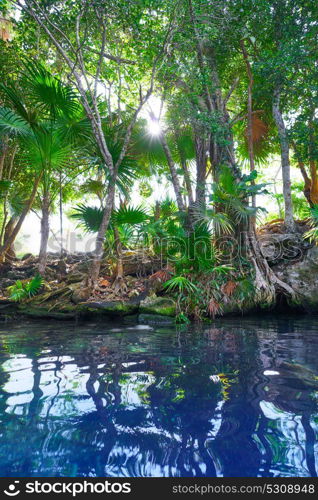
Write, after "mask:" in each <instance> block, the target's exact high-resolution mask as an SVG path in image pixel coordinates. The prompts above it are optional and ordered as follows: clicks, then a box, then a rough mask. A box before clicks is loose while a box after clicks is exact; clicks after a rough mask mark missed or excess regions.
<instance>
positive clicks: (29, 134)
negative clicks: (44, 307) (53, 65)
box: [0, 63, 87, 274]
mask: <svg viewBox="0 0 318 500" xmlns="http://www.w3.org/2000/svg"><path fill="white" fill-rule="evenodd" d="M22 88H23V91H22ZM1 90H2V92H3V93H4V95H5V98H6V104H7V106H3V107H1V108H0V133H2V134H7V135H9V136H10V135H11V136H14V135H15V136H17V137H18V138H19V140H20V147H21V149H22V154H23V157H24V162H25V163H26V164H28V165H31V166H32V168H33V170H34V177H35V181H34V185H33V189H32V193H31V196H30V198H29V200H28V202H27V203H26V204H25V207H24V209H23V211H22V213H21V215H20V217H19V220H18V222H17V224H16V226H15V228H14V229H13V231H12V233H11V236H10V238H9V239H8V240H7V241H6V242H5V243H4V244H3V245H2V247H1V248H0V255H4V254H5V252H6V251H7V249H8V248H9V247H10V245H12V243H13V241H14V239H15V237H16V235H17V234H18V231H19V230H20V228H21V226H22V223H23V221H24V219H25V217H26V215H27V213H28V212H29V210H30V209H31V207H32V205H33V203H34V200H35V197H36V194H37V192H38V191H40V206H41V211H42V217H41V244H40V253H39V272H40V273H41V274H43V273H44V272H45V267H46V260H47V244H48V238H49V230H50V226H49V217H50V213H51V211H52V204H53V201H54V199H53V198H54V197H53V193H52V185H53V184H54V182H56V179H57V176H58V177H59V176H60V173H61V172H63V171H64V170H65V169H67V167H68V166H69V164H70V162H71V161H72V160H74V153H73V151H72V146H74V145H75V146H76V142H77V143H78V140H79V138H80V137H81V136H83V135H85V134H86V131H87V127H86V120H85V119H84V118H83V113H82V108H81V106H80V105H79V103H78V100H77V96H76V94H75V93H74V92H73V90H72V89H71V87H69V86H66V85H64V84H63V83H62V82H61V80H59V79H57V78H55V77H54V76H53V75H51V74H50V73H49V72H48V71H47V70H46V69H45V68H43V67H42V66H41V65H39V64H30V63H28V65H27V67H26V68H25V69H24V71H23V73H22V74H21V88H15V87H12V86H9V85H6V86H4V85H1Z"/></svg>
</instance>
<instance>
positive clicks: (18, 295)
mask: <svg viewBox="0 0 318 500" xmlns="http://www.w3.org/2000/svg"><path fill="white" fill-rule="evenodd" d="M42 286H43V278H42V276H40V275H39V274H37V275H36V276H35V277H34V278H32V279H31V280H30V281H27V282H22V281H20V280H17V281H16V282H15V284H14V285H12V286H10V287H8V290H9V292H10V299H11V300H13V301H15V302H21V301H22V300H25V299H28V298H31V297H33V296H34V295H36V294H37V293H39V291H40V289H41V288H42Z"/></svg>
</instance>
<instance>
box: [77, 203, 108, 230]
mask: <svg viewBox="0 0 318 500" xmlns="http://www.w3.org/2000/svg"><path fill="white" fill-rule="evenodd" d="M74 210H75V212H74V213H73V214H72V215H71V218H72V219H76V220H78V221H79V225H81V226H82V227H83V228H84V230H85V231H86V232H88V233H97V232H98V230H99V227H100V225H101V223H102V219H103V210H102V208H97V207H88V206H86V205H84V204H80V205H77V207H76V208H74Z"/></svg>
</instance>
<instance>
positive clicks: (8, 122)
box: [0, 107, 32, 137]
mask: <svg viewBox="0 0 318 500" xmlns="http://www.w3.org/2000/svg"><path fill="white" fill-rule="evenodd" d="M0 133H1V134H3V135H5V134H8V135H17V136H20V137H28V136H30V135H31V134H32V131H31V128H30V125H29V123H28V122H27V121H26V120H25V119H24V118H22V117H21V116H19V115H18V114H17V113H15V112H14V111H12V110H11V109H9V108H5V107H4V108H0Z"/></svg>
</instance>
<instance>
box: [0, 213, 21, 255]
mask: <svg viewBox="0 0 318 500" xmlns="http://www.w3.org/2000/svg"><path fill="white" fill-rule="evenodd" d="M16 221H17V217H15V216H13V217H11V218H10V219H9V221H8V223H7V224H6V225H5V228H4V235H3V242H4V243H6V241H7V240H8V239H9V238H10V236H11V233H12V231H13V229H14V226H15V224H16ZM15 258H16V255H15V251H14V242H12V243H11V245H10V246H9V248H8V249H7V250H6V252H5V254H4V256H3V258H2V259H0V262H3V261H8V262H11V261H12V260H14V259H15Z"/></svg>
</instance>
